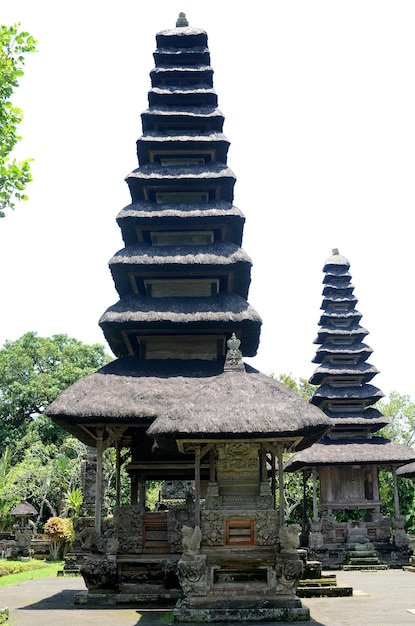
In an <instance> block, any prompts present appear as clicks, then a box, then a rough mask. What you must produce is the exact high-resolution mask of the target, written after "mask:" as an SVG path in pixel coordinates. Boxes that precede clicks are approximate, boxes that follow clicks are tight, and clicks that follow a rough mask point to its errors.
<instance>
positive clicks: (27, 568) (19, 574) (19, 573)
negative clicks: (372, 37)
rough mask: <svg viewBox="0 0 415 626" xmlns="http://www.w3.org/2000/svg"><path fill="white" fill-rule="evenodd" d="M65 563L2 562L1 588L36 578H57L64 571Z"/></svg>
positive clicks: (0, 571)
mask: <svg viewBox="0 0 415 626" xmlns="http://www.w3.org/2000/svg"><path fill="white" fill-rule="evenodd" d="M63 563H64V562H63V561H53V562H50V561H36V560H35V559H33V560H31V561H28V562H27V563H25V562H23V561H0V587H5V586H6V585H15V584H16V583H21V582H24V581H26V580H34V579H35V578H47V577H48V576H56V575H57V572H58V570H60V569H62V567H63Z"/></svg>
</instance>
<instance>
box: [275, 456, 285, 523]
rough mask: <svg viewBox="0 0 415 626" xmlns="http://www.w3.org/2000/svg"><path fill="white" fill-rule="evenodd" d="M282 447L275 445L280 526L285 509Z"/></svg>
mask: <svg viewBox="0 0 415 626" xmlns="http://www.w3.org/2000/svg"><path fill="white" fill-rule="evenodd" d="M282 453H283V447H282V446H281V445H278V446H277V461H278V489H279V499H280V510H279V513H280V528H281V527H282V526H284V523H285V510H284V461H283V458H282Z"/></svg>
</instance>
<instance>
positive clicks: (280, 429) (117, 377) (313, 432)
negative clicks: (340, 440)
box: [45, 357, 330, 449]
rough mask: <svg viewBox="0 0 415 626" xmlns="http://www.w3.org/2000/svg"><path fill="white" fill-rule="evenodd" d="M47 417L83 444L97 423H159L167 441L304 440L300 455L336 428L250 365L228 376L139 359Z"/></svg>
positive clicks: (111, 369) (81, 388)
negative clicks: (327, 431) (196, 438)
mask: <svg viewBox="0 0 415 626" xmlns="http://www.w3.org/2000/svg"><path fill="white" fill-rule="evenodd" d="M45 413H46V415H49V416H50V417H51V418H52V419H53V420H54V421H56V422H57V423H58V424H60V425H61V426H63V427H64V428H65V429H66V430H69V431H70V432H75V431H76V432H77V433H78V436H79V437H80V438H81V439H82V440H86V439H87V438H88V434H87V433H88V428H91V427H93V426H94V425H97V424H110V425H112V426H122V425H126V426H131V425H132V424H134V425H137V426H146V425H150V424H153V427H152V430H151V431H149V434H151V436H153V435H154V436H157V437H158V438H160V439H163V438H166V437H167V438H170V439H171V438H172V437H173V438H175V437H176V436H177V437H179V436H180V437H182V438H192V437H195V436H197V437H199V436H200V437H201V438H205V439H208V438H224V439H226V438H233V439H246V438H247V437H258V438H275V439H282V438H284V437H287V438H288V439H289V440H290V442H292V441H293V439H295V438H298V439H301V440H302V441H301V443H300V447H299V449H301V446H305V445H309V444H310V443H311V442H312V441H315V440H316V439H318V438H319V437H320V436H322V434H323V433H324V432H325V431H326V430H327V428H328V425H329V424H330V420H329V418H328V417H326V416H325V415H324V413H322V412H321V411H320V410H319V409H317V408H316V407H313V406H312V405H310V404H309V403H308V402H305V401H304V400H303V399H302V398H301V397H300V396H299V395H298V394H297V393H295V392H294V391H292V390H291V389H289V388H288V387H286V386H285V385H283V384H282V383H280V382H279V381H277V380H275V379H273V378H270V377H268V376H265V375H264V374H261V373H260V372H258V371H257V370H255V369H253V368H252V367H250V366H248V365H245V371H242V372H241V371H234V372H224V371H223V364H219V363H216V362H209V361H194V360H193V361H181V360H174V359H169V360H163V361H140V360H139V359H138V358H136V357H126V358H123V359H118V360H116V361H113V362H112V363H109V364H108V365H106V366H104V367H102V368H101V369H100V370H98V371H97V372H96V373H95V374H91V375H89V376H86V377H85V378H82V379H81V380H79V381H77V382H76V383H74V384H73V385H71V386H70V387H68V389H66V390H65V391H64V392H62V393H61V394H60V395H59V396H58V397H57V398H56V400H54V402H52V403H51V404H50V405H49V406H48V408H47V409H46V411H45ZM155 420H156V421H155ZM82 425H84V426H85V427H87V429H86V430H85V429H82ZM303 438H304V439H303ZM88 442H89V443H91V441H89V439H88Z"/></svg>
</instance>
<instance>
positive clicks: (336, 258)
mask: <svg viewBox="0 0 415 626" xmlns="http://www.w3.org/2000/svg"><path fill="white" fill-rule="evenodd" d="M349 268H350V263H349V261H348V260H347V259H346V257H345V256H343V255H341V254H339V253H338V251H337V250H333V254H332V255H331V256H329V258H328V259H327V261H326V262H325V264H324V267H323V272H324V273H327V274H333V275H336V274H337V275H338V274H346V272H348V270H349Z"/></svg>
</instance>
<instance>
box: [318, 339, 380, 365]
mask: <svg viewBox="0 0 415 626" xmlns="http://www.w3.org/2000/svg"><path fill="white" fill-rule="evenodd" d="M372 352H373V350H372V348H369V346H367V345H366V344H365V343H359V344H357V345H350V346H348V345H344V346H342V345H337V344H335V343H332V342H329V341H327V342H326V343H325V344H323V345H322V346H320V347H319V348H317V350H316V356H315V357H314V359H313V361H312V362H313V363H322V362H323V361H327V360H330V358H331V357H334V358H336V357H338V356H341V357H348V358H349V361H350V360H355V361H364V360H365V359H367V358H368V357H369V356H370V355H371V354H372Z"/></svg>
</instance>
